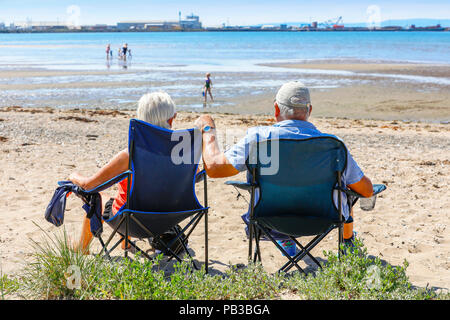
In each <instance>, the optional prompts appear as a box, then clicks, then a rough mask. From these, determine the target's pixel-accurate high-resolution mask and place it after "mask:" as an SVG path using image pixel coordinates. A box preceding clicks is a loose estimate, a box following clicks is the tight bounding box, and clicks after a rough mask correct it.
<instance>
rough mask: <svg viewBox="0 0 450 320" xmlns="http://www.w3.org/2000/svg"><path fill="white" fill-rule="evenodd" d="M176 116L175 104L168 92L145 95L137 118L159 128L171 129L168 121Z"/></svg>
mask: <svg viewBox="0 0 450 320" xmlns="http://www.w3.org/2000/svg"><path fill="white" fill-rule="evenodd" d="M174 115H175V103H174V102H173V100H172V98H171V97H170V96H169V94H167V93H166V92H161V91H160V92H152V93H147V94H144V95H143V96H142V97H141V99H139V102H138V109H137V117H138V119H139V120H142V121H145V122H149V123H151V124H154V125H155V126H158V127H163V128H166V129H169V128H170V125H169V123H168V122H167V120H169V119H170V118H172V117H173V116H174Z"/></svg>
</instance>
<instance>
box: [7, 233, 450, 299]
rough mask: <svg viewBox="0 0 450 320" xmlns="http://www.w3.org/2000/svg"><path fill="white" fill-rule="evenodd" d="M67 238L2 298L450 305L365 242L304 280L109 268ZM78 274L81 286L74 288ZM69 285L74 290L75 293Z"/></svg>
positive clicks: (38, 255) (254, 271)
mask: <svg viewBox="0 0 450 320" xmlns="http://www.w3.org/2000/svg"><path fill="white" fill-rule="evenodd" d="M67 243H68V242H67V235H66V233H65V232H64V235H63V236H60V237H56V238H51V237H49V236H47V238H46V240H44V241H43V242H40V243H37V242H34V246H35V253H34V256H33V262H31V263H29V264H28V265H27V266H26V267H25V269H24V270H23V272H22V273H21V276H19V277H15V278H14V279H12V278H8V277H6V276H2V277H1V283H0V290H1V291H0V294H1V298H9V297H20V298H26V299H200V300H202V299H282V298H283V295H285V294H290V297H292V295H293V294H294V295H295V296H296V297H297V298H298V299H408V300H410V299H449V298H450V296H449V293H448V292H445V293H436V292H433V291H431V290H429V289H426V288H414V287H412V286H411V284H410V283H409V281H408V278H407V276H406V272H405V271H406V268H407V263H406V262H405V263H404V265H403V266H397V267H394V266H391V265H388V264H387V265H385V264H383V263H382V261H381V260H380V259H379V258H372V257H370V256H369V255H368V253H367V249H365V248H364V247H363V244H362V243H357V244H356V247H355V248H354V249H353V250H348V252H347V254H346V255H344V256H341V259H340V260H339V259H338V257H337V255H336V253H333V252H328V253H325V254H326V259H327V263H326V264H325V266H324V268H323V270H319V271H317V272H316V273H315V274H312V273H311V274H309V275H308V276H304V275H302V274H300V273H297V272H293V273H290V274H288V275H286V274H268V273H267V272H265V271H264V268H263V267H262V266H261V265H260V264H250V265H249V266H248V267H247V268H241V269H236V268H231V269H229V270H228V271H227V272H226V273H225V274H221V275H206V274H205V272H204V270H200V271H193V270H191V265H190V263H189V262H187V261H184V262H183V263H175V264H174V268H173V270H172V271H171V272H170V273H168V272H167V271H166V272H165V271H164V269H162V268H160V267H159V263H160V262H161V256H159V257H157V258H156V259H155V261H148V260H147V259H144V258H141V257H139V256H138V257H136V258H135V259H134V260H124V259H122V260H119V261H118V262H109V261H107V260H105V259H103V258H101V257H96V256H92V255H89V256H87V255H82V254H80V253H77V252H74V251H72V250H71V249H70V248H69V247H68V246H67ZM70 266H76V267H75V269H76V270H79V272H80V279H81V281H79V283H76V281H75V282H69V285H68V279H71V278H72V276H73V275H74V274H75V272H74V270H75V269H72V270H71V269H69V267H70ZM70 284H72V285H74V288H72V289H70V287H73V286H71V285H70Z"/></svg>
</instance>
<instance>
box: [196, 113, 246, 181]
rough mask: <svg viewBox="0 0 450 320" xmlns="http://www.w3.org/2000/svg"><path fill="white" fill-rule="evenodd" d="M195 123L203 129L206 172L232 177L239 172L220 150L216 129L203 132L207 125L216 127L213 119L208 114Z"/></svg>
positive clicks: (213, 176) (210, 175)
mask: <svg viewBox="0 0 450 320" xmlns="http://www.w3.org/2000/svg"><path fill="white" fill-rule="evenodd" d="M195 125H196V126H197V127H198V128H199V129H200V130H202V135H203V163H204V165H205V170H206V173H207V174H208V176H209V177H211V178H225V177H231V176H234V175H236V174H238V173H239V171H238V170H237V169H236V168H235V167H233V165H232V164H231V163H230V162H229V161H228V159H227V158H226V157H225V154H224V153H223V152H222V151H220V149H219V144H218V143H217V137H216V132H215V129H212V130H210V131H208V132H203V128H204V127H205V126H210V127H211V128H215V124H214V121H213V119H212V118H211V117H210V116H208V115H202V116H201V117H199V118H198V119H197V120H196V121H195Z"/></svg>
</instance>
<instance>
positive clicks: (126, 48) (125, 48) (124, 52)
mask: <svg viewBox="0 0 450 320" xmlns="http://www.w3.org/2000/svg"><path fill="white" fill-rule="evenodd" d="M127 51H128V44H127V43H125V44H124V45H123V47H122V55H123V60H127Z"/></svg>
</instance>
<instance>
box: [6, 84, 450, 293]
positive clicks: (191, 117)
mask: <svg viewBox="0 0 450 320" xmlns="http://www.w3.org/2000/svg"><path fill="white" fill-rule="evenodd" d="M360 89H361V91H359V90H360ZM350 90H353V91H351V92H352V93H353V95H350V96H348V94H349V93H350ZM404 90H406V91H402V95H401V98H400V95H399V97H398V100H396V101H395V102H393V103H389V102H388V101H389V99H391V98H392V97H393V96H394V95H395V92H396V91H395V89H392V91H389V92H388V93H387V94H385V95H383V94H382V93H383V91H384V89H383V88H380V87H379V88H377V90H376V91H373V90H372V89H371V88H364V87H361V88H354V89H350V88H347V89H346V88H342V89H337V90H336V91H331V92H330V91H329V92H315V91H313V92H312V95H313V101H314V105H315V108H314V110H313V116H312V119H311V122H312V123H314V124H315V125H316V126H317V128H318V129H320V130H321V131H323V132H329V133H333V134H336V135H337V136H339V137H341V138H343V139H344V141H345V142H346V144H347V146H348V148H349V150H350V152H351V153H352V155H353V157H354V158H355V160H356V161H357V162H358V163H359V164H360V166H361V168H362V169H363V170H364V172H365V174H366V175H367V176H369V177H370V178H371V179H372V182H373V183H384V184H386V185H387V187H388V189H387V190H386V191H385V192H384V193H383V194H382V195H381V196H380V197H379V198H378V199H377V205H376V207H375V210H373V211H370V212H366V211H362V210H361V209H360V208H359V206H357V207H356V208H355V230H356V231H357V232H358V236H359V237H360V238H361V239H362V240H363V241H364V244H365V246H366V247H367V248H368V252H369V253H370V254H371V255H373V256H379V257H380V258H381V259H383V260H384V261H386V262H388V263H390V264H392V265H401V264H402V262H403V260H405V259H406V260H407V261H408V262H409V268H408V271H407V273H408V275H409V277H410V280H411V282H412V283H413V284H414V285H417V286H422V287H424V286H426V285H429V286H430V287H436V288H450V270H449V269H450V259H449V257H450V233H449V229H448V226H449V222H450V209H449V208H450V191H449V190H450V189H449V188H448V186H449V179H450V178H449V177H450V158H449V155H450V154H449V150H450V127H449V125H448V124H447V123H445V120H446V119H448V115H449V114H450V110H449V109H450V108H449V105H448V103H449V101H450V99H449V96H448V92H447V93H445V92H442V91H440V92H439V93H438V94H436V93H434V95H435V96H436V97H435V98H434V99H431V98H430V96H429V95H433V93H430V92H423V93H421V92H417V91H415V95H412V96H410V95H409V93H407V92H408V91H407V90H409V89H407V88H404ZM357 92H359V94H360V96H358V94H357ZM368 92H370V93H371V95H370V96H369V97H370V98H372V97H376V96H378V95H379V96H378V98H377V99H378V100H375V101H369V100H371V99H368V97H367V96H365V94H366V93H368ZM405 92H406V93H405ZM356 96H358V97H356ZM339 97H341V98H342V100H341V101H340V102H339V101H338V100H339V99H337V98H339ZM344 97H347V99H346V100H345V99H344ZM270 99H273V96H272V97H269V96H268V95H267V97H266V96H259V97H257V98H255V101H256V100H259V101H260V102H261V104H260V105H262V106H263V107H261V108H262V109H261V110H260V112H258V113H262V114H259V115H251V113H252V112H253V111H254V110H250V109H245V108H244V105H245V104H250V102H251V101H249V100H246V101H243V102H242V103H241V104H240V106H241V107H242V110H246V114H227V113H223V112H225V111H223V112H219V111H218V110H216V111H215V112H214V113H213V117H214V118H215V119H216V124H217V128H218V130H219V132H220V130H225V129H227V130H228V129H236V130H237V131H244V130H245V129H247V128H249V127H251V126H255V125H270V124H271V123H273V118H272V117H271V116H270V114H269V110H270ZM352 99H353V100H352ZM416 99H417V100H421V101H422V103H419V102H417V103H418V105H417V106H415V107H414V108H415V109H411V108H412V106H411V104H410V103H409V102H410V101H413V100H416ZM363 100H364V101H365V104H364V105H362V106H361V108H359V109H358V110H357V111H354V112H355V113H354V114H353V113H352V112H351V110H353V109H346V111H345V112H343V111H342V109H341V111H340V112H338V111H337V110H335V111H336V112H331V111H330V110H333V109H336V107H335V106H334V104H339V103H342V104H347V105H348V103H350V104H352V105H357V104H358V102H359V101H363ZM435 100H436V101H435ZM326 101H329V104H327V103H326ZM349 101H350V102H349ZM383 101H384V102H383ZM433 101H434V102H433ZM372 103H373V104H374V106H375V107H376V108H379V113H377V111H376V110H377V109H376V108H375V110H372V109H370V108H368V107H367V106H368V105H372ZM423 103H425V104H426V107H421V105H423ZM388 105H394V107H392V108H390V109H389V110H388V111H387V112H384V111H383V108H384V107H386V106H388ZM395 106H397V107H398V108H397V109H396V108H395ZM402 107H404V109H402ZM412 110H413V111H414V114H415V115H418V116H417V117H418V118H422V117H425V115H426V114H427V112H429V113H430V117H431V118H433V120H435V121H434V122H419V121H400V120H399V119H401V118H403V117H404V116H406V115H411V113H412V112H413V111H412ZM206 111H207V110H205V112H206ZM416 112H417V113H416ZM438 114H440V115H441V116H439V117H438V116H437V115H438ZM377 115H379V117H378V116H377ZM391 115H392V119H390V117H391ZM133 116H134V112H133V111H111V110H106V111H103V110H80V109H78V110H77V109H72V110H62V109H54V108H20V107H9V108H8V107H3V108H0V162H1V166H0V184H1V185H2V188H1V189H0V210H1V212H2V213H3V214H2V215H1V216H0V258H1V260H0V267H1V269H2V271H3V272H4V273H7V274H14V273H17V272H19V271H20V268H21V267H22V266H23V265H24V263H25V262H26V261H29V259H30V255H31V253H32V248H31V245H30V239H33V240H35V241H40V239H42V238H43V237H44V235H43V231H42V230H40V228H42V229H43V230H45V231H48V232H50V233H51V234H53V233H58V232H61V230H62V228H59V229H58V228H56V227H54V226H53V225H51V224H50V223H48V222H47V221H45V220H44V212H45V208H46V206H47V204H48V202H49V201H50V199H51V196H52V194H53V192H54V190H55V188H56V186H57V181H59V180H64V179H66V178H67V177H68V176H69V174H70V173H72V172H73V171H78V172H80V173H82V174H86V175H89V174H93V173H94V172H95V171H96V170H97V169H98V168H100V167H101V166H103V165H104V164H105V163H106V162H107V161H108V160H109V159H110V158H111V157H112V156H113V155H114V154H115V153H117V152H118V151H119V150H121V149H123V148H126V146H127V132H128V123H129V119H130V118H131V117H133ZM197 116H198V114H197V113H193V112H187V111H179V113H178V117H177V119H176V122H175V128H176V129H181V128H189V127H192V126H193V122H194V121H195V119H196V117H197ZM378 118H380V119H383V120H380V119H378ZM394 118H395V119H397V120H393V119H394ZM431 118H430V119H431ZM436 119H440V121H443V122H444V123H439V121H436ZM416 120H419V119H416ZM232 179H233V180H239V179H240V180H244V179H245V177H244V174H240V175H238V176H236V177H233V178H232ZM226 180H228V179H209V180H208V190H209V204H210V206H211V210H210V213H209V223H210V225H209V239H210V243H209V258H210V267H211V271H212V272H222V271H224V270H225V269H226V268H227V267H229V266H230V265H233V264H237V263H246V262H247V246H248V242H247V240H246V237H245V232H244V224H243V222H242V220H241V218H240V216H241V214H242V213H243V212H245V210H246V208H247V203H246V202H245V200H243V199H242V198H239V199H237V192H236V191H235V189H234V188H233V187H229V186H225V185H224V182H225V181H226ZM108 194H110V195H111V196H114V194H115V188H114V187H113V188H111V190H109V192H108ZM198 194H199V195H200V196H199V198H200V199H202V197H201V195H202V193H201V186H199V192H198ZM247 199H248V197H247ZM80 206H81V201H80V200H79V199H78V198H76V197H74V196H71V197H70V198H69V201H68V203H67V209H66V218H65V229H66V230H67V232H68V233H69V235H70V236H71V237H74V238H78V235H79V231H80V227H81V224H80V222H81V221H82V219H83V211H82V209H81V208H80ZM38 226H39V227H38ZM110 231H111V229H110V228H109V227H105V236H107V235H108V234H109V233H110ZM336 237H337V233H336V232H334V233H333V234H332V236H331V237H329V238H328V239H327V240H326V241H324V242H323V243H322V245H321V246H320V247H318V248H316V249H315V250H314V253H315V254H316V255H317V256H319V257H322V258H323V254H322V250H336ZM138 244H141V245H143V246H144V247H145V243H143V242H138ZM95 246H97V244H95ZM190 247H191V248H192V250H193V252H194V254H195V258H196V259H198V260H199V261H203V258H204V257H203V225H202V224H201V225H200V226H199V228H198V229H197V230H196V231H195V232H194V233H193V234H192V238H191V241H190ZM94 251H95V250H94ZM117 253H118V254H119V253H120V249H119V251H118V252H117ZM282 262H283V259H282V257H281V254H280V253H279V252H277V249H276V248H273V247H272V246H269V245H267V244H266V243H264V244H263V264H264V266H265V268H266V269H267V270H268V271H270V272H273V271H275V270H276V269H277V267H279V266H280V264H281V263H282Z"/></svg>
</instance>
